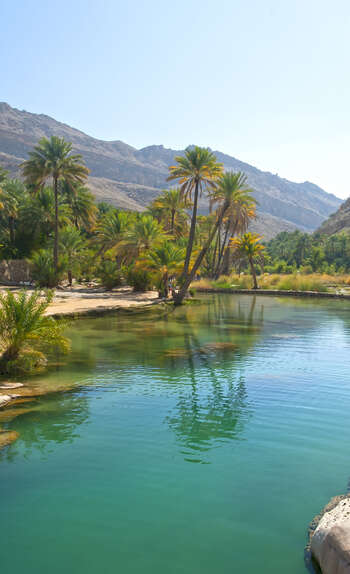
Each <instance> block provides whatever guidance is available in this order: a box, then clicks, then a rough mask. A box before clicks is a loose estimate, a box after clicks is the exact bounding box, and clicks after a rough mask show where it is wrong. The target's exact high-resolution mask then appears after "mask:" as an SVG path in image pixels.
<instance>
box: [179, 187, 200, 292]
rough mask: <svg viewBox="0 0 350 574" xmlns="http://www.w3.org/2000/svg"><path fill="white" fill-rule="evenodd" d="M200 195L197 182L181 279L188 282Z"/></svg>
mask: <svg viewBox="0 0 350 574" xmlns="http://www.w3.org/2000/svg"><path fill="white" fill-rule="evenodd" d="M198 195H199V181H198V180H197V181H196V185H195V188H194V200H193V209H192V218H191V227H190V235H189V237H188V244H187V250H186V258H185V265H184V269H183V272H182V275H181V278H185V281H186V275H187V273H188V267H189V265H190V259H191V255H192V249H193V243H194V236H195V232H196V221H197V208H198Z"/></svg>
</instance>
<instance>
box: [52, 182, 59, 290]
mask: <svg viewBox="0 0 350 574" xmlns="http://www.w3.org/2000/svg"><path fill="white" fill-rule="evenodd" d="M53 189H54V194H55V237H54V243H53V264H54V268H55V275H56V281H57V280H58V179H57V176H54V180H53Z"/></svg>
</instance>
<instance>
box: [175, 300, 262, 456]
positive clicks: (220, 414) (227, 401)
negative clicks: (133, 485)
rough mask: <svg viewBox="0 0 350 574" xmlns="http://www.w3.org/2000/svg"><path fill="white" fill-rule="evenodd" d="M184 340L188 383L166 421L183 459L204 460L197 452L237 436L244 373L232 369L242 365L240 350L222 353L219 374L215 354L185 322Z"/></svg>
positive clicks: (244, 412) (243, 414)
mask: <svg viewBox="0 0 350 574" xmlns="http://www.w3.org/2000/svg"><path fill="white" fill-rule="evenodd" d="M254 305H255V301H253V302H252V308H251V310H250V313H252V312H254ZM218 311H219V313H218ZM208 314H209V310H208ZM214 315H215V316H216V318H217V320H218V315H219V316H220V310H219V309H218V307H217V302H215V303H214ZM185 322H186V319H185ZM211 322H212V317H209V316H208V323H209V324H210V323H211ZM184 344H185V349H186V358H187V361H188V374H189V379H190V382H191V384H190V385H188V386H182V387H181V391H180V396H179V399H178V402H177V404H176V407H175V408H174V410H173V412H172V413H171V414H170V415H169V416H168V417H167V422H168V424H169V426H170V427H171V428H172V429H173V431H174V432H175V434H176V435H177V437H178V439H179V441H180V442H181V443H182V444H183V445H184V447H185V449H186V450H185V455H186V460H188V461H191V462H204V461H203V459H202V457H201V456H200V453H203V452H205V451H208V450H209V449H210V448H212V447H213V446H215V445H216V446H217V445H218V444H219V443H221V442H222V441H226V440H237V439H239V437H240V434H241V432H242V430H243V424H244V421H245V420H246V418H247V417H248V416H249V412H250V411H249V405H248V403H247V392H246V388H245V381H244V377H243V376H242V375H240V376H239V377H238V378H237V377H235V371H236V370H238V368H239V367H240V366H241V365H242V354H239V355H232V352H231V353H230V354H229V355H227V354H225V353H224V354H223V355H222V362H221V363H220V376H219V375H218V374H217V371H216V369H215V368H214V366H213V359H214V360H215V355H214V356H212V355H210V354H206V353H205V352H203V347H202V346H201V343H200V341H199V339H198V338H197V336H196V335H195V333H194V330H193V329H191V326H190V324H188V323H187V328H186V333H185V336H184ZM231 351H232V350H231ZM233 357H234V358H233ZM223 371H224V375H222V372H223ZM207 381H210V382H211V384H210V385H208V382H207Z"/></svg>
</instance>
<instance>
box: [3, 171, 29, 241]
mask: <svg viewBox="0 0 350 574" xmlns="http://www.w3.org/2000/svg"><path fill="white" fill-rule="evenodd" d="M25 194H26V189H25V186H24V184H23V182H22V181H20V180H19V179H5V180H4V181H3V182H2V184H1V191H0V201H1V210H2V213H3V215H4V216H5V217H6V219H7V223H8V229H9V234H10V244H11V247H12V248H13V247H14V244H15V222H16V219H17V218H18V212H19V209H20V207H21V204H22V203H23V200H24V197H25Z"/></svg>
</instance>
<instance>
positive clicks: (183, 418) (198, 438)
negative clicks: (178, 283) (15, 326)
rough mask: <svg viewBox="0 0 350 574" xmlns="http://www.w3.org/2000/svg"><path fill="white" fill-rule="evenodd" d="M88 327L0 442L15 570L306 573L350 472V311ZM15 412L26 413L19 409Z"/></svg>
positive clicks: (280, 307)
mask: <svg viewBox="0 0 350 574" xmlns="http://www.w3.org/2000/svg"><path fill="white" fill-rule="evenodd" d="M158 313H159V312H158V311H153V312H152V313H151V315H148V314H140V315H130V316H129V315H119V316H114V317H108V318H99V319H91V320H90V319H89V320H88V319H84V320H80V321H77V322H76V323H74V324H73V326H72V327H71V329H70V332H69V336H70V337H71V339H72V343H73V350H72V354H71V355H70V356H69V357H68V359H67V360H66V364H65V365H61V366H60V365H57V367H56V368H55V369H53V370H52V371H51V372H50V373H48V374H45V375H42V376H40V377H39V378H38V379H37V380H36V381H35V384H38V385H53V384H55V385H57V384H59V386H60V387H61V388H63V389H64V388H66V387H67V388H68V386H69V387H73V388H70V389H69V390H67V391H65V392H60V393H54V394H51V395H46V396H44V397H41V398H39V399H36V400H32V401H31V402H29V403H25V404H24V405H19V406H18V407H17V408H18V409H19V408H21V409H22V410H23V413H22V414H21V415H20V416H17V417H16V418H13V420H12V421H10V422H8V423H6V425H7V426H8V427H9V428H11V429H14V430H17V431H18V432H19V433H20V438H19V439H18V440H17V441H16V442H15V443H13V444H12V445H11V446H9V447H8V448H6V449H5V450H3V451H1V453H0V517H1V520H0V556H1V562H0V564H1V566H0V569H1V573H3V574H19V573H21V574H23V573H24V572H25V573H26V574H47V573H50V574H61V573H62V572H65V573H67V574H71V573H74V574H93V573H95V572H96V573H103V574H112V573H113V574H114V573H116V572H120V573H122V574H139V573H144V574H151V573H152V574H161V573H162V574H163V573H165V572H166V573H171V574H172V573H173V574H179V573H183V574H209V573H210V574H212V573H213V572H218V573H219V574H226V573H227V574H228V573H230V574H231V573H232V572H235V573H239V574H241V573H244V574H253V573H260V574H277V573H278V574H282V573H283V574H303V573H304V574H305V572H306V569H305V566H304V560H303V548H304V545H305V542H306V529H307V525H308V522H309V521H310V520H311V519H312V517H313V516H314V515H315V514H316V513H317V512H318V511H319V510H320V509H321V508H322V506H323V505H324V504H325V503H326V502H327V501H328V499H329V498H330V497H331V496H333V495H334V494H337V493H342V492H345V491H346V489H347V484H348V480H349V476H350V460H349V439H350V422H349V405H350V377H349V372H350V353H349V351H350V307H349V305H348V304H347V303H346V302H335V301H319V302H315V301H306V300H297V299H289V298H285V299H277V298H267V297H262V296H259V297H256V298H255V297H250V296H245V295H244V296H233V295H218V296H210V297H203V298H202V299H201V303H200V304H199V305H193V306H186V307H183V308H180V309H177V310H176V311H175V312H173V313H171V314H169V315H166V316H165V315H163V316H162V317H160V316H159V315H158ZM12 411H13V409H12Z"/></svg>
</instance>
